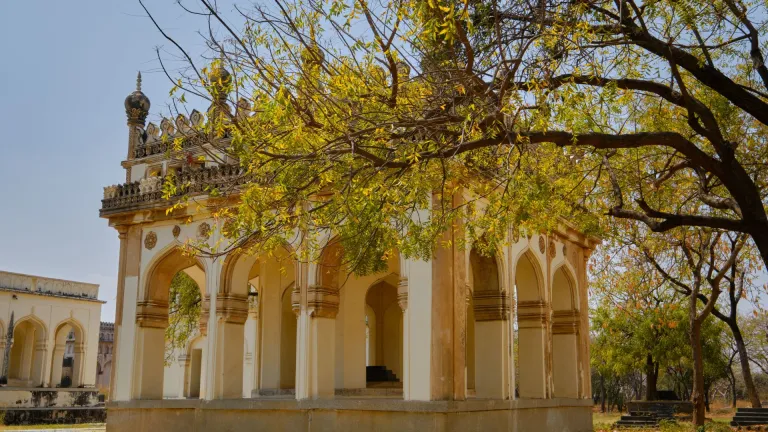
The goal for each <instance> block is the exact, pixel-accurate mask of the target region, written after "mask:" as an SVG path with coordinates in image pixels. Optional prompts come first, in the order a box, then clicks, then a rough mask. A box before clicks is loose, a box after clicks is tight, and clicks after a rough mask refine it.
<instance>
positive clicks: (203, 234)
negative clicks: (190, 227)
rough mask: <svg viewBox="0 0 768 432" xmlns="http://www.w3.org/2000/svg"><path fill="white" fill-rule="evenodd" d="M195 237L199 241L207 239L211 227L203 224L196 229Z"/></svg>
mask: <svg viewBox="0 0 768 432" xmlns="http://www.w3.org/2000/svg"><path fill="white" fill-rule="evenodd" d="M197 236H198V237H199V238H200V239H207V238H208V237H210V236H211V226H210V225H208V222H203V223H201V224H200V226H198V227H197Z"/></svg>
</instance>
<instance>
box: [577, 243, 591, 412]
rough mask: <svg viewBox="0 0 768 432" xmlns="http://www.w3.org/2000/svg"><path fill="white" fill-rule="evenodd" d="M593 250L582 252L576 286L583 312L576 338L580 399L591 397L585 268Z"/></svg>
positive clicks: (587, 284) (580, 307) (587, 280)
mask: <svg viewBox="0 0 768 432" xmlns="http://www.w3.org/2000/svg"><path fill="white" fill-rule="evenodd" d="M593 251H594V250H593V249H587V248H584V249H583V250H582V252H583V253H582V256H581V258H582V262H581V265H580V266H577V268H578V269H579V273H581V274H580V275H578V278H579V280H580V281H581V282H580V283H579V284H578V287H577V291H578V293H579V296H578V297H579V310H581V311H584V313H582V314H581V316H580V317H579V335H578V338H579V340H580V341H581V343H580V344H579V347H580V348H581V350H580V352H579V373H580V377H581V382H580V389H581V394H580V395H579V397H581V398H589V397H590V396H591V395H592V372H591V370H590V361H589V349H590V348H589V345H590V343H591V341H590V338H589V313H588V312H587V311H589V298H588V297H589V290H588V288H587V287H588V286H589V278H588V277H587V267H588V265H589V257H590V255H592V252H593Z"/></svg>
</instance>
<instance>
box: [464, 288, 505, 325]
mask: <svg viewBox="0 0 768 432" xmlns="http://www.w3.org/2000/svg"><path fill="white" fill-rule="evenodd" d="M472 299H473V300H474V301H475V307H474V310H475V321H506V320H508V319H509V309H510V308H509V301H508V299H507V294H506V293H504V292H501V291H491V290H488V291H485V290H478V291H475V292H474V293H473V294H472Z"/></svg>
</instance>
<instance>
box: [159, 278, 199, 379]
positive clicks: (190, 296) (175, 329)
mask: <svg viewBox="0 0 768 432" xmlns="http://www.w3.org/2000/svg"><path fill="white" fill-rule="evenodd" d="M201 311H202V298H201V296H200V288H199V287H198V285H197V283H196V282H195V281H194V279H192V278H191V277H189V275H187V274H186V273H184V272H183V271H180V272H178V273H176V275H175V276H174V277H173V279H171V288H170V294H169V305H168V327H166V328H165V362H166V364H170V363H171V362H173V360H174V355H175V354H178V353H179V350H182V349H184V348H186V346H187V343H188V342H189V339H190V338H191V336H192V335H193V334H194V332H195V330H196V329H197V327H198V326H199V323H200V313H201Z"/></svg>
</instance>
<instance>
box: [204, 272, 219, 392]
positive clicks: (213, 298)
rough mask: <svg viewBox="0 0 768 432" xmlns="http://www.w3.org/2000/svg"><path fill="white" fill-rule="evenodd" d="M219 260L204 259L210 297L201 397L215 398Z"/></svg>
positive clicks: (206, 285)
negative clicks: (203, 382)
mask: <svg viewBox="0 0 768 432" xmlns="http://www.w3.org/2000/svg"><path fill="white" fill-rule="evenodd" d="M221 262H222V261H221V260H218V259H216V260H214V259H211V258H206V259H205V288H206V291H207V293H206V294H207V295H208V296H209V298H210V307H209V309H208V326H207V333H208V336H207V338H206V350H205V351H206V352H205V353H204V354H205V357H206V358H205V360H206V361H205V369H204V371H205V372H204V373H203V376H204V377H205V389H201V395H202V399H205V400H213V399H216V384H215V382H216V363H217V362H218V361H219V359H218V358H217V357H218V356H217V355H216V354H215V353H216V345H217V340H218V336H219V334H218V333H219V331H218V327H219V325H218V324H219V317H218V314H217V313H216V310H217V304H216V303H217V297H218V294H219V279H220V276H221Z"/></svg>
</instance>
